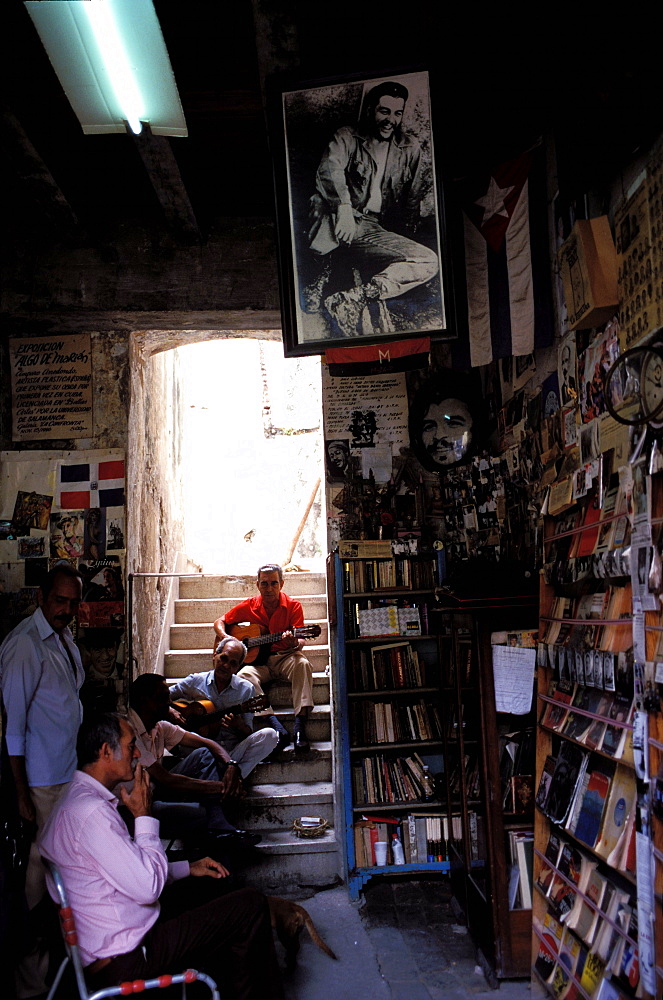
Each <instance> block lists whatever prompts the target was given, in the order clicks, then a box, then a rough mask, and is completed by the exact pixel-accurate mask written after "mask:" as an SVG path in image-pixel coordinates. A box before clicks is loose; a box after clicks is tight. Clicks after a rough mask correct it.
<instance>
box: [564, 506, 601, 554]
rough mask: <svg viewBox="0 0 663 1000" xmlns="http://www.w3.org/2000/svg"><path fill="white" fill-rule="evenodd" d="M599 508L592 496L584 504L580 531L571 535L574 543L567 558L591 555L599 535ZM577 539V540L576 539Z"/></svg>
mask: <svg viewBox="0 0 663 1000" xmlns="http://www.w3.org/2000/svg"><path fill="white" fill-rule="evenodd" d="M600 518H601V508H600V507H599V506H598V505H597V504H596V502H595V500H594V499H593V498H592V499H590V500H589V502H588V503H587V505H586V506H585V509H584V512H583V518H582V529H583V530H582V531H579V532H578V533H577V534H576V535H574V536H573V540H574V545H572V546H571V550H570V551H569V559H575V558H580V557H582V556H591V555H592V553H593V552H594V548H595V546H596V540H597V538H598V535H599V520H600ZM576 540H577V541H576Z"/></svg>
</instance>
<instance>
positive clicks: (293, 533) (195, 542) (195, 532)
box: [175, 338, 326, 575]
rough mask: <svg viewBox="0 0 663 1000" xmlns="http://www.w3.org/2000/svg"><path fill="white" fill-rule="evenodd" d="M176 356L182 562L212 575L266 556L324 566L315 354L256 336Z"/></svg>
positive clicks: (251, 568) (248, 569) (182, 350)
mask: <svg viewBox="0 0 663 1000" xmlns="http://www.w3.org/2000/svg"><path fill="white" fill-rule="evenodd" d="M175 353H176V355H177V367H178V368H179V373H178V375H179V378H178V382H179V385H180V387H181V389H180V391H181V400H180V405H181V409H180V413H181V415H182V417H181V419H182V423H181V447H182V451H181V469H182V493H183V508H184V534H185V552H186V554H187V556H188V557H189V559H191V560H192V561H193V562H194V563H196V564H197V565H199V566H200V567H201V568H202V570H203V571H204V572H205V573H214V574H219V575H228V574H238V575H243V574H253V573H255V571H256V569H257V567H258V566H259V565H261V564H262V563H265V562H279V563H282V564H285V563H287V562H289V563H290V564H294V565H296V566H299V567H301V568H302V569H307V570H311V571H314V572H322V571H323V570H324V561H325V551H326V532H325V526H324V525H325V518H324V510H323V509H322V504H323V500H322V497H323V495H324V489H323V486H322V484H323V483H324V473H323V441H322V409H321V379H320V359H319V358H317V357H311V358H291V359H286V358H284V357H283V346H282V344H281V343H280V342H278V341H274V340H257V339H253V338H232V339H224V340H212V341H208V342H204V343H198V344H191V345H188V346H186V347H178V348H176V350H175ZM316 484H318V485H317V488H316ZM309 506H310V510H309V512H308V515H307V516H306V520H305V523H304V524H303V526H302V527H301V531H299V528H300V525H301V522H302V520H303V519H304V517H305V515H306V511H307V508H308V507H309ZM298 532H299V533H298ZM293 544H294V548H293Z"/></svg>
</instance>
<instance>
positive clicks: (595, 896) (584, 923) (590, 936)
mask: <svg viewBox="0 0 663 1000" xmlns="http://www.w3.org/2000/svg"><path fill="white" fill-rule="evenodd" d="M607 884H608V879H607V878H606V877H605V875H602V874H601V872H600V871H599V870H598V869H597V867H596V865H595V864H593V863H592V866H591V869H590V871H589V877H588V879H587V882H586V884H585V887H584V889H583V890H582V892H583V895H582V896H578V902H577V905H576V906H575V907H574V908H573V910H572V911H571V913H570V914H569V916H568V917H567V920H566V925H567V927H570V928H571V929H572V930H574V931H575V932H576V934H577V935H578V937H580V938H582V940H583V941H584V942H585V944H586V945H587V946H588V947H589V948H591V946H592V944H593V942H594V936H595V934H596V928H597V926H598V920H599V910H600V907H601V902H602V900H603V896H604V893H605V889H606V885H607Z"/></svg>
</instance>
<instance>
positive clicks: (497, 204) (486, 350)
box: [461, 151, 553, 367]
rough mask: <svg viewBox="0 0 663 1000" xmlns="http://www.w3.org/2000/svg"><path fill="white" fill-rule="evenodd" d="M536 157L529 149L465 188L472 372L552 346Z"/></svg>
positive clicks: (542, 205) (544, 230)
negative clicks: (536, 348)
mask: <svg viewBox="0 0 663 1000" xmlns="http://www.w3.org/2000/svg"><path fill="white" fill-rule="evenodd" d="M535 156H536V151H529V152H527V153H524V154H523V155H522V156H519V157H517V158H516V159H515V160H509V161H508V162H506V163H502V164H500V166H498V167H496V168H495V169H494V170H491V171H485V172H484V173H483V174H482V175H480V176H476V177H472V178H468V179H467V180H466V181H464V182H463V183H462V184H461V199H462V202H461V203H462V209H463V239H464V248H465V280H466V299H467V303H466V304H467V321H468V327H469V347H470V363H471V365H472V367H476V366H477V365H486V364H488V363H489V362H490V361H493V360H494V359H496V358H505V357H509V356H515V357H519V356H523V355H527V354H531V353H532V352H533V350H534V348H535V347H544V346H547V345H548V344H550V343H552V336H553V328H552V302H551V296H550V265H549V261H548V251H547V237H546V233H547V221H546V211H545V206H546V201H545V196H544V192H543V191H541V192H540V194H539V191H536V192H535V190H533V189H536V188H537V186H538V173H539V171H538V164H534V159H535ZM541 175H542V171H541Z"/></svg>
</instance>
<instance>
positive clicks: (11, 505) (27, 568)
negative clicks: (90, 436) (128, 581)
mask: <svg viewBox="0 0 663 1000" xmlns="http://www.w3.org/2000/svg"><path fill="white" fill-rule="evenodd" d="M0 458H1V459H2V461H1V467H2V475H1V478H0V638H3V637H4V636H5V635H7V633H8V632H9V631H11V629H12V628H14V627H15V626H16V625H17V624H18V623H19V621H21V619H23V618H25V617H26V616H27V615H30V614H32V613H33V611H34V610H35V609H36V607H37V606H38V588H39V585H40V583H41V580H42V579H43V577H44V576H45V574H46V573H47V572H48V571H49V570H51V569H53V567H54V566H57V565H58V564H59V563H61V562H66V563H69V564H70V565H72V566H74V567H75V568H76V569H78V571H79V572H80V573H81V576H82V578H83V595H82V596H83V599H82V601H81V604H80V607H79V611H78V615H77V617H76V619H75V621H74V622H73V623H72V626H71V627H72V631H73V632H74V637H75V639H76V642H77V644H78V646H79V648H80V651H81V657H82V660H83V666H84V667H85V674H86V679H85V683H84V685H83V688H82V689H81V701H82V703H83V705H84V707H88V708H94V709H99V710H103V711H112V710H115V709H116V708H118V707H122V706H123V705H126V686H127V683H128V678H127V675H126V670H125V592H124V563H125V553H126V525H125V462H124V452H123V451H120V450H118V449H112V450H109V451H100V450H95V451H75V452H74V451H70V452H56V451H29V452H13V451H9V452H3V453H2V454H1V455H0Z"/></svg>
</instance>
